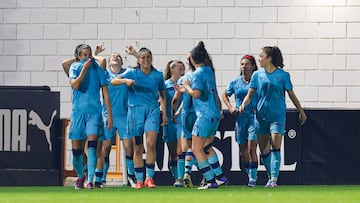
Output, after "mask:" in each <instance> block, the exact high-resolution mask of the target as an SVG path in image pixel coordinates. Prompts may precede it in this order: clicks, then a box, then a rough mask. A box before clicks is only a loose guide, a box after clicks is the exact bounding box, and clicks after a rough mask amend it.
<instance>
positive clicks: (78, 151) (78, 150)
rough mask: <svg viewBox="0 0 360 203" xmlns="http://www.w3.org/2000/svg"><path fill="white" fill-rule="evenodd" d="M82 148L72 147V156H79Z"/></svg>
mask: <svg viewBox="0 0 360 203" xmlns="http://www.w3.org/2000/svg"><path fill="white" fill-rule="evenodd" d="M83 151H84V149H72V154H73V156H80V155H82V153H83Z"/></svg>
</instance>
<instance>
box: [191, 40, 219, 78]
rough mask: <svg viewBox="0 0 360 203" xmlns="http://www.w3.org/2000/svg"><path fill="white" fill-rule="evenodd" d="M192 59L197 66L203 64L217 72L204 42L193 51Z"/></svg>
mask: <svg viewBox="0 0 360 203" xmlns="http://www.w3.org/2000/svg"><path fill="white" fill-rule="evenodd" d="M191 57H192V58H193V60H194V62H195V63H196V64H200V63H203V64H204V65H206V66H210V67H211V69H212V71H213V72H215V68H214V65H213V62H212V60H211V57H210V56H209V54H208V52H207V51H206V49H205V44H204V42H203V41H200V42H199V43H198V45H197V46H196V47H194V48H193V49H192V50H191Z"/></svg>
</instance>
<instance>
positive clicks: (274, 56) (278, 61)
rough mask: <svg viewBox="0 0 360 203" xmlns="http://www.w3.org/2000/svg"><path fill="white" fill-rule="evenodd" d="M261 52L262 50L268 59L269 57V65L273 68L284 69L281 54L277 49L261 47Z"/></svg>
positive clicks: (275, 47) (274, 47)
mask: <svg viewBox="0 0 360 203" xmlns="http://www.w3.org/2000/svg"><path fill="white" fill-rule="evenodd" d="M262 50H264V52H265V53H266V55H267V56H268V57H271V63H272V64H273V65H274V66H275V67H279V68H283V67H284V60H283V56H282V54H281V51H280V49H279V47H277V46H273V47H270V46H267V47H263V48H262Z"/></svg>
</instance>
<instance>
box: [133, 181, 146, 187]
mask: <svg viewBox="0 0 360 203" xmlns="http://www.w3.org/2000/svg"><path fill="white" fill-rule="evenodd" d="M134 188H135V189H141V188H144V184H143V182H137V183H136V185H135V187H134Z"/></svg>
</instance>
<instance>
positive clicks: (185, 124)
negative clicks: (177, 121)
mask: <svg viewBox="0 0 360 203" xmlns="http://www.w3.org/2000/svg"><path fill="white" fill-rule="evenodd" d="M185 79H188V80H189V81H192V79H193V72H188V73H186V74H185V75H184V76H182V77H181V78H180V79H179V80H178V84H179V85H183V81H184V80H185ZM182 99H183V107H182V109H181V125H182V130H183V132H184V138H185V139H187V140H189V139H191V138H192V134H191V131H192V129H193V126H194V124H195V121H196V114H195V109H194V103H193V100H192V97H191V95H190V94H189V93H187V92H184V93H183V94H182Z"/></svg>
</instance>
